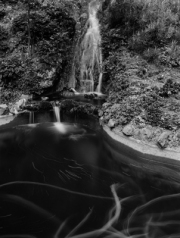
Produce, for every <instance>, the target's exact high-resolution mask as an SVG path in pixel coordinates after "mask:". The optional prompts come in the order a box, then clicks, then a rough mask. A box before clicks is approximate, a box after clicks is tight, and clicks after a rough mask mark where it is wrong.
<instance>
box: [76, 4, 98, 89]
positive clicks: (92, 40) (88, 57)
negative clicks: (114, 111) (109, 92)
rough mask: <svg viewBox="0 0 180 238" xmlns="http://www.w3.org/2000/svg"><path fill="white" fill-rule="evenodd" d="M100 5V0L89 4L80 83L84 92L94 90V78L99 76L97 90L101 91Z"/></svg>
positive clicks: (82, 46) (82, 44)
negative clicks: (98, 15)
mask: <svg viewBox="0 0 180 238" xmlns="http://www.w3.org/2000/svg"><path fill="white" fill-rule="evenodd" d="M99 7H100V1H99V0H93V1H91V2H90V4H89V18H88V22H87V24H88V29H87V32H86V34H85V36H84V39H83V41H82V43H81V51H82V56H81V63H80V84H81V91H82V92H93V91H94V81H95V80H94V79H95V76H96V77H98V86H97V89H96V91H97V92H99V93H100V92H101V86H102V51H101V34H100V25H99V21H98V18H97V12H98V10H99Z"/></svg>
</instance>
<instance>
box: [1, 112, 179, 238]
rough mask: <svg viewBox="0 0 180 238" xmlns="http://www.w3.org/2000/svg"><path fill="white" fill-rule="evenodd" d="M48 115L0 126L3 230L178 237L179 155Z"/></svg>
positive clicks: (6, 232) (4, 234)
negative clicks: (148, 151) (144, 150)
mask: <svg viewBox="0 0 180 238" xmlns="http://www.w3.org/2000/svg"><path fill="white" fill-rule="evenodd" d="M25 117H26V116H25ZM37 118H40V114H39V116H38V115H35V117H34V120H35V122H36V120H37ZM45 118H46V120H47V121H48V120H49V122H46V123H44V121H41V123H39V124H37V123H36V124H29V125H19V124H18V123H17V124H16V126H15V125H13V127H10V126H9V127H7V125H6V127H3V126H1V127H0V237H23V238H26V237H28V238H29V237H45V238H46V237H47V238H51V237H52V238H59V237H60V238H61V237H71V238H72V237H76V238H80V237H106V238H108V237H109V238H110V237H122V238H124V237H133V238H135V237H148V238H151V237H155V238H156V237H158V238H159V237H180V226H179V224H180V203H179V199H180V186H179V185H180V183H179V181H180V175H179V170H180V169H179V165H178V163H176V162H171V163H170V164H168V163H166V162H163V158H156V157H154V156H151V157H147V156H145V155H142V154H140V153H137V152H135V151H134V150H132V149H129V148H128V147H126V146H124V145H121V144H120V143H118V142H115V141H113V140H112V139H111V138H110V137H109V136H108V135H107V134H106V133H104V132H103V131H101V130H100V129H99V128H98V129H96V128H95V127H94V129H93V130H92V129H90V127H88V126H85V125H83V126H82V125H80V124H75V123H57V122H51V121H53V120H52V118H54V117H53V113H52V115H51V113H50V114H49V117H48V114H47V116H45ZM48 118H49V119H48ZM38 120H40V119H38ZM42 120H44V117H42ZM23 122H24V121H23ZM39 122H40V121H39ZM27 123H28V121H27Z"/></svg>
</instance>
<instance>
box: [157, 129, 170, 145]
mask: <svg viewBox="0 0 180 238" xmlns="http://www.w3.org/2000/svg"><path fill="white" fill-rule="evenodd" d="M170 134H171V132H170V131H165V132H163V133H162V134H161V135H160V136H159V138H158V141H157V143H158V145H159V146H160V147H161V148H162V149H164V148H166V147H167V146H168V137H169V135H170Z"/></svg>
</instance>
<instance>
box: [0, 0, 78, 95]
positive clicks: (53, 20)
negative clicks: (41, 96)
mask: <svg viewBox="0 0 180 238" xmlns="http://www.w3.org/2000/svg"><path fill="white" fill-rule="evenodd" d="M14 3H18V4H20V3H21V5H19V6H21V7H22V9H18V10H17V9H16V6H17V5H16V4H15V8H13V7H12V9H14V10H12V12H13V11H14V12H13V14H14V16H13V18H12V22H11V29H10V32H9V33H8V32H6V30H5V29H4V28H0V42H3V41H4V42H7V39H10V42H11V44H10V46H11V47H10V49H11V51H10V50H9V52H8V54H6V55H5V56H4V57H2V58H1V60H0V83H1V85H3V86H4V87H9V88H11V87H13V88H16V89H18V90H23V91H24V92H28V91H30V90H38V89H39V87H40V83H41V81H45V80H47V79H48V80H49V76H48V75H49V72H50V71H52V72H53V73H52V75H51V80H55V79H57V81H59V79H60V78H63V77H64V72H65V69H66V68H67V66H68V64H69V61H68V58H69V56H70V54H71V51H72V45H73V39H74V35H75V24H76V22H75V20H74V18H73V11H74V5H75V1H73V0H71V1H68V3H67V4H66V1H58V0H57V1H47V0H46V1H41V0H33V1H30V5H28V1H27V0H19V1H16V2H14V1H12V2H11V4H14ZM22 4H23V5H22ZM28 7H30V14H29V15H28V12H27V11H28ZM15 11H16V12H15ZM17 11H18V12H17ZM28 16H29V23H30V24H29V26H30V47H31V55H29V51H28V39H29V34H28ZM1 32H3V34H1ZM1 47H2V44H1ZM0 50H1V48H0ZM6 51H7V50H6ZM54 69H55V70H54ZM54 71H55V72H54Z"/></svg>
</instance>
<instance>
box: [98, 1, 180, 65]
mask: <svg viewBox="0 0 180 238" xmlns="http://www.w3.org/2000/svg"><path fill="white" fill-rule="evenodd" d="M103 5H104V16H103V19H102V21H104V23H106V24H105V26H106V29H104V34H105V35H107V34H108V32H109V31H110V32H111V34H109V36H108V38H109V41H112V40H113V41H114V42H113V46H112V47H113V48H116V46H115V45H117V46H119V45H120V44H122V41H121V38H123V37H124V39H125V41H126V43H127V45H128V47H129V49H130V50H134V51H136V52H137V53H140V54H142V55H143V56H144V57H145V58H146V59H147V60H148V61H150V62H153V61H155V60H157V59H158V62H160V63H161V59H159V56H160V58H161V52H162V51H164V50H165V49H167V46H168V47H169V46H170V45H171V44H174V43H175V45H176V46H177V48H178V46H180V37H179V36H180V13H179V12H180V11H179V9H180V4H179V1H178V0H174V1H171V0H146V1H144V0H116V1H114V2H113V3H111V2H109V3H108V1H105V2H104V4H103ZM107 28H108V31H107ZM118 38H119V39H118ZM120 41H121V42H120ZM173 42H174V43H173ZM174 52H175V51H174ZM178 52H180V51H179V49H178ZM178 54H179V53H178ZM166 56H167V57H164V58H166V59H165V60H164V62H163V63H165V62H166V63H167V64H168V65H169V64H170V65H171V66H174V65H175V67H176V64H174V63H172V64H171V62H169V61H168V57H169V56H170V57H171V53H169V54H168V53H167V54H166Z"/></svg>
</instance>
